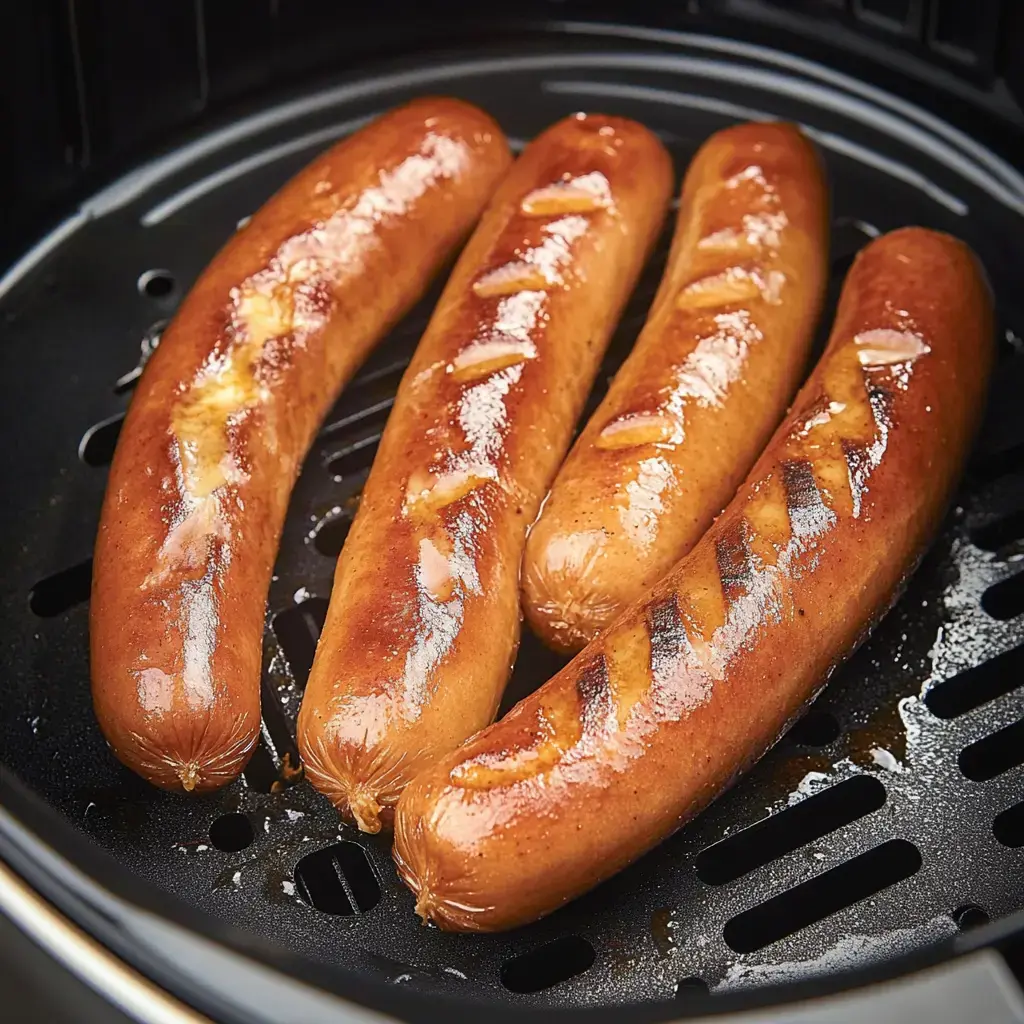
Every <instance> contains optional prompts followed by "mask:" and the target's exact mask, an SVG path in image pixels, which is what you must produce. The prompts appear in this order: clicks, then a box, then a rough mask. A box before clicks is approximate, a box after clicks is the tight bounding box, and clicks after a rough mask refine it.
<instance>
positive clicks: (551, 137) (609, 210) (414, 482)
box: [298, 115, 672, 832]
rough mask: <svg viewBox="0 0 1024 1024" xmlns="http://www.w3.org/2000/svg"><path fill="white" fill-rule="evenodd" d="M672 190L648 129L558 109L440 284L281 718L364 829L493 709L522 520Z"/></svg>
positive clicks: (513, 620) (534, 505) (341, 806)
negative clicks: (302, 683)
mask: <svg viewBox="0 0 1024 1024" xmlns="http://www.w3.org/2000/svg"><path fill="white" fill-rule="evenodd" d="M671 188H672V169H671V161H670V158H669V156H668V154H667V153H666V151H665V150H664V148H663V147H662V145H661V143H660V142H658V140H657V139H656V138H655V137H654V136H653V135H652V134H651V133H650V132H649V131H647V129H645V128H643V127H641V126H640V125H638V124H635V123H633V122H631V121H625V120H622V119H620V118H612V117H601V116H596V115H588V116H583V115H577V116H575V117H570V118H567V119H566V120H564V121H561V122H559V123H558V124H556V125H554V126H553V127H551V128H549V129H548V130H547V131H546V132H544V133H543V134H542V135H541V136H539V137H538V138H537V139H536V140H535V141H534V142H533V143H531V144H530V145H529V146H528V147H527V148H526V150H525V151H524V153H523V154H522V156H521V157H520V158H519V160H518V161H517V162H516V164H515V165H514V167H513V168H512V170H511V172H510V173H509V176H508V177H507V178H506V179H505V181H504V183H503V184H502V186H501V188H500V189H499V190H498V192H497V194H496V195H495V198H494V200H493V202H492V203H491V205H490V206H489V207H488V209H487V212H486V213H485V214H484V217H483V219H482V220H481V222H480V225H479V227H478V228H477V230H476V232H475V233H474V235H473V237H472V239H471V240H470V242H469V243H468V245H467V247H466V249H465V251H464V252H463V254H462V256H461V258H460V260H459V262H458V264H457V266H456V267H455V270H454V271H453V273H452V276H451V278H450V280H449V281H448V284H447V286H446V288H445V291H444V294H443V295H442V296H441V299H440V302H439V303H438V306H437V309H436V311H435V312H434V315H433V318H432V319H431V321H430V324H429V325H428V327H427V330H426V332H425V334H424V336H423V338H422V340H421V341H420V344H419V346H418V348H417V350H416V354H415V356H414V358H413V361H412V363H411V364H410V366H409V368H408V370H407V372H406V374H405V376H404V378H403V380H402V384H401V386H400V388H399V392H398V396H397V399H396V401H395V405H394V408H393V410H392V412H391V416H390V419H389V420H388V424H387V428H386V429H385V432H384V436H383V438H382V440H381V444H380V448H379V451H378V454H377V457H376V460H375V462H374V464H373V469H372V471H371V473H370V477H369V479H368V481H367V484H366V488H365V490H364V492H363V496H362V500H361V503H360V507H359V512H358V514H357V516H356V519H355V521H354V522H353V524H352V528H351V530H350V532H349V535H348V538H347V540H346V543H345V547H344V549H343V551H342V553H341V558H340V559H339V561H338V568H337V572H336V575H335V581H334V590H333V594H332V596H331V603H330V608H329V610H328V613H327V621H326V624H325V626H324V630H323V633H322V635H321V637H320V642H319V645H318V647H317V652H316V658H315V661H314V663H313V669H312V672H311V673H310V677H309V682H308V684H307V686H306V692H305V695H304V698H303V702H302V710H301V713H300V715H299V728H298V741H299V750H300V753H301V755H302V759H303V764H304V765H305V769H306V775H307V777H308V778H309V780H310V781H311V782H312V783H313V785H314V786H316V787H317V788H318V789H319V790H320V791H321V792H323V793H324V794H326V795H327V796H328V797H329V798H330V799H331V800H332V801H333V802H334V804H335V806H336V807H337V808H338V810H339V811H340V812H341V813H342V814H343V815H344V816H345V817H346V818H348V819H350V820H354V821H355V822H356V823H357V824H358V825H359V827H360V828H362V829H364V830H366V831H369V832H376V831H377V830H378V829H380V827H381V825H382V824H384V825H389V824H390V822H391V818H392V815H393V807H394V804H395V802H396V801H397V800H398V797H399V794H400V793H401V791H402V789H403V787H404V786H405V785H406V783H407V782H408V781H409V779H410V778H412V776H413V775H414V774H415V773H416V772H417V771H418V770H419V769H421V768H423V767H424V766H426V765H428V764H431V763H432V762H433V761H435V760H436V759H437V758H439V757H441V756H442V755H444V754H446V753H448V752H449V751H450V750H452V749H453V748H454V747H455V746H457V745H458V744H459V743H461V742H462V741H463V740H464V739H465V738H466V737H467V736H469V735H471V734H472V733H474V732H476V731H477V730H478V729H480V728H482V727H483V726H485V725H487V724H488V723H489V722H491V721H493V719H494V715H495V712H496V710H497V707H498V701H499V699H500V697H501V693H502V690H503V689H504V687H505V683H506V681H507V678H508V674H509V671H510V669H511V666H512V661H513V659H514V657H515V651H516V647H517V644H518V637H519V622H520V611H519V566H520V562H521V560H522V554H523V545H524V542H525V535H526V528H527V526H528V524H529V523H531V522H532V521H533V519H534V517H535V516H536V514H537V510H538V508H539V506H540V502H541V499H542V498H543V497H544V494H545V492H546V490H547V488H548V486H549V485H550V483H551V480H552V478H553V476H554V474H555V471H556V470H557V468H558V464H559V462H560V461H561V459H562V457H563V455H564V454H565V451H566V449H567V448H568V446H569V442H570V440H571V438H572V432H573V428H574V425H575V423H576V419H577V417H578V416H579V413H580V410H581V408H582V406H583V403H584V400H585V399H586V396H587V392H588V391H589V389H590V385H591V383H592V382H593V379H594V376H595V374H596V372H597V367H598V364H599V362H600V360H601V356H602V353H603V352H604V350H605V347H606V345H607V343H608V340H609V337H610V335H611V332H612V329H613V328H614V326H615V323H616V321H617V319H618V317H619V314H620V312H621V310H622V308H623V305H624V304H625V301H626V299H627V297H628V295H629V293H630V291H631V289H632V287H633V285H634V283H635V281H636V279H637V277H638V275H639V272H640V269H641V266H642V264H643V262H644V260H645V258H646V257H647V255H648V253H649V251H650V249H651V246H652V244H653V241H654V239H655V237H656V235H657V233H658V229H659V227H660V225H661V223H662V220H663V218H664V216H665V212H666V209H667V206H668V200H669V196H670V190H671Z"/></svg>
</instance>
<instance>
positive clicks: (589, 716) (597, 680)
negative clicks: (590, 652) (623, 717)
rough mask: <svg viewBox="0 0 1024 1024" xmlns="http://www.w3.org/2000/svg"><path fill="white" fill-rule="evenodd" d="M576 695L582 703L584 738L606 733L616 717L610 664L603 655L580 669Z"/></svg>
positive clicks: (594, 657) (596, 655) (581, 715)
mask: <svg viewBox="0 0 1024 1024" xmlns="http://www.w3.org/2000/svg"><path fill="white" fill-rule="evenodd" d="M576 693H577V695H578V697H579V701H580V712H579V713H580V725H581V726H582V732H583V735H584V736H596V735H599V734H601V733H603V732H606V731H607V729H608V726H609V724H610V723H611V721H612V719H613V717H614V715H615V701H614V700H613V699H612V691H611V683H610V680H609V678H608V662H607V661H606V660H605V657H604V655H603V654H595V655H594V656H593V657H592V658H590V660H589V661H587V663H586V664H585V665H584V666H583V668H582V669H580V674H579V676H578V677H577V679H576Z"/></svg>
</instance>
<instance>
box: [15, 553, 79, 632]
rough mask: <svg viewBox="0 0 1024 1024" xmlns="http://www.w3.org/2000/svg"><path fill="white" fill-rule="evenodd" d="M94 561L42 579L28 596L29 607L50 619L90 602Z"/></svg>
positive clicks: (40, 615)
mask: <svg viewBox="0 0 1024 1024" xmlns="http://www.w3.org/2000/svg"><path fill="white" fill-rule="evenodd" d="M91 586H92V559H91V558H87V559H86V560H85V561H84V562H78V563H77V564H76V565H72V566H69V567H68V568H67V569H61V571H60V572H55V573H54V574H53V575H52V576H47V577H46V578H45V579H41V580H40V581H39V582H38V583H37V584H36V585H35V586H34V587H33V588H32V589H31V590H30V591H29V595H28V606H29V608H30V609H31V610H32V612H33V613H34V614H36V615H38V616H39V617H40V618H43V619H49V618H52V617H53V616H55V615H60V614H62V613H63V612H66V611H68V609H70V608H74V606H75V605H76V604H82V603H83V602H84V601H88V600H89V588H90V587H91Z"/></svg>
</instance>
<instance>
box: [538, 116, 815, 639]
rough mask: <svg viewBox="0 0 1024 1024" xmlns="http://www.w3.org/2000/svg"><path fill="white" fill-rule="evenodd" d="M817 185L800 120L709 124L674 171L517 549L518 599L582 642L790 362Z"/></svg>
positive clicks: (700, 508) (811, 287)
mask: <svg viewBox="0 0 1024 1024" xmlns="http://www.w3.org/2000/svg"><path fill="white" fill-rule="evenodd" d="M827 213H828V199H827V196H826V192H825V183H824V179H823V174H822V168H821V164H820V162H819V160H818V158H817V154H816V153H815V151H814V149H813V147H812V146H811V144H810V143H809V142H808V141H807V139H805V138H804V136H803V135H801V134H800V131H799V129H797V128H796V127H795V126H793V125H786V124H744V125H738V126H736V127H734V128H727V129H726V130H725V131H721V132H719V133H718V134H717V135H713V136H712V137H711V138H710V139H709V140H708V141H707V142H706V143H705V144H704V146H702V147H701V149H700V151H699V152H698V153H697V156H696V157H695V158H694V161H693V163H692V164H691V165H690V169H689V170H688V171H687V174H686V180H685V182H684V184H683V191H682V196H681V199H680V204H679V217H678V220H677V223H676V230H675V236H674V238H673V242H672V250H671V252H670V254H669V259H668V265H667V267H666V269H665V274H664V277H663V278H662V281H661V286H660V288H659V289H658V294H657V295H656V296H655V299H654V304H653V306H652V307H651V311H650V315H649V316H648V318H647V323H646V325H645V326H644V329H643V331H642V333H641V334H640V337H639V339H638V340H637V343H636V347H635V348H634V350H633V352H632V354H631V355H630V357H629V358H628V359H627V360H626V362H625V363H624V364H623V366H622V369H621V370H619V372H618V374H617V375H616V376H615V379H614V381H612V384H611V387H610V389H609V391H608V394H607V396H606V397H605V399H604V401H603V402H602V403H601V405H600V406H599V407H598V409H597V411H596V412H595V413H594V416H593V417H592V418H591V420H590V422H589V423H588V424H587V426H586V429H585V430H584V431H583V433H582V434H581V436H580V438H579V440H577V442H576V444H575V445H574V447H573V450H572V452H571V453H570V455H569V457H568V459H566V462H565V465H564V466H563V467H562V468H561V469H560V470H559V472H558V476H557V477H556V479H555V483H554V486H553V487H552V489H551V494H550V495H549V496H548V499H547V501H545V503H544V510H543V512H542V513H541V516H540V518H539V519H538V521H537V522H536V523H535V524H534V526H533V529H532V530H531V531H530V537H529V540H528V541H527V544H526V555H525V558H524V560H523V609H524V611H525V613H526V618H527V621H528V622H529V623H530V625H531V627H532V628H533V630H534V632H536V633H537V634H538V635H539V636H540V637H541V638H542V639H544V640H545V642H547V643H548V644H549V645H550V646H552V647H555V648H557V649H559V650H563V651H572V652H575V651H578V650H579V649H580V648H582V647H583V646H584V645H585V644H586V643H587V642H589V641H590V640H592V639H593V638H594V636H596V635H597V633H598V632H600V630H602V629H603V628H604V627H605V626H607V625H608V624H609V623H610V622H611V621H612V620H613V619H614V618H615V617H616V616H617V615H618V613H619V612H620V611H622V609H623V608H624V607H625V606H626V605H627V604H629V603H630V601H632V600H634V599H635V598H637V597H639V596H640V595H641V594H643V593H645V592H646V591H647V590H648V589H649V588H650V587H651V586H652V585H653V584H654V583H655V582H657V581H658V580H659V579H661V577H662V576H664V575H665V573H666V572H668V570H669V569H671V568H672V566H673V565H675V563H676V562H677V561H678V560H679V559H680V558H681V557H682V556H683V555H684V554H686V552H687V551H689V550H690V548H692V547H693V545H694V544H696V543H697V541H698V540H699V539H700V538H701V536H703V534H704V532H705V531H706V530H707V528H708V527H709V526H710V525H711V521H712V520H713V518H714V517H715V516H716V515H718V513H719V512H721V511H722V509H723V508H724V507H725V506H726V505H727V504H728V502H729V499H730V498H731V497H732V496H733V494H734V493H735V491H736V488H737V486H739V484H740V483H741V481H742V480H743V478H744V477H745V476H746V475H747V473H748V471H749V470H750V467H751V466H752V465H753V464H754V461H755V459H756V458H757V457H758V455H759V454H760V453H761V451H762V450H763V449H764V446H765V443H766V442H767V441H768V439H769V437H771V433H772V431H773V430H774V429H775V428H776V426H778V423H779V420H781V419H782V416H783V415H784V413H785V411H786V405H787V403H788V402H789V400H790V399H791V398H792V396H793V394H794V392H795V391H796V389H797V386H798V385H799V383H800V380H801V378H802V376H803V372H804V367H805V364H806V362H807V356H808V352H809V349H810V345H811V341H812V339H813V335H814V327H815V323H816V321H817V318H818V313H819V311H820V308H821V301H822V296H823V293H824V288H825V280H826V248H827V237H826V231H827Z"/></svg>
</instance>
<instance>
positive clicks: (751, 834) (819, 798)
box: [695, 775, 885, 885]
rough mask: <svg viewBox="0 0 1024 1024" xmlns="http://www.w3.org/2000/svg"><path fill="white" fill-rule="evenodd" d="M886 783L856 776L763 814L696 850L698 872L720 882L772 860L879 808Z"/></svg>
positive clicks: (703, 877)
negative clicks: (776, 810)
mask: <svg viewBox="0 0 1024 1024" xmlns="http://www.w3.org/2000/svg"><path fill="white" fill-rule="evenodd" d="M884 803H885V786H883V785H882V783H881V782H879V781H878V779H876V778H875V777H874V776H872V775H857V776H855V777H854V778H852V779H845V780H844V781H843V782H840V783H838V784H837V785H835V786H830V787H829V788H828V789H826V790H824V791H823V792H821V793H816V794H815V795H814V796H810V797H807V798H806V799H805V800H801V801H800V802H799V803H798V804H794V805H793V806H792V807H787V808H786V809H785V810H782V811H779V812H777V813H776V814H772V815H769V817H767V818H762V819H761V820H760V821H758V822H755V823H754V824H753V825H750V826H749V827H747V828H745V829H743V830H742V831H741V832H737V833H735V834H734V835H731V836H729V837H728V838H726V839H723V840H722V841H721V842H718V843H715V844H714V846H708V847H706V848H705V849H703V850H701V852H700V853H699V854H698V855H697V860H696V863H695V868H696V871H697V876H698V878H700V880H701V881H702V882H706V883H707V884H708V885H724V884H726V883H727V882H733V881H735V880H736V879H737V878H741V877H742V876H743V875H746V874H748V873H749V872H751V871H753V870H754V869H755V868H759V867H762V866H763V865H765V864H770V863H771V862H772V861H773V860H777V859H778V858H779V857H781V856H783V855H784V854H787V853H791V852H792V851H793V850H797V849H799V848H800V847H801V846H805V845H806V844H807V843H813V842H814V841H815V840H816V839H821V837H822V836H826V835H828V834H829V833H830V832H834V831H835V830H836V829H838V828H842V827H843V826H844V825H849V824H850V823H851V822H854V821H856V820H857V819H858V818H863V817H864V816H865V815H866V814H870V813H871V812H872V811H877V810H878V808H879V807H881V806H882V805H883V804H884Z"/></svg>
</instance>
